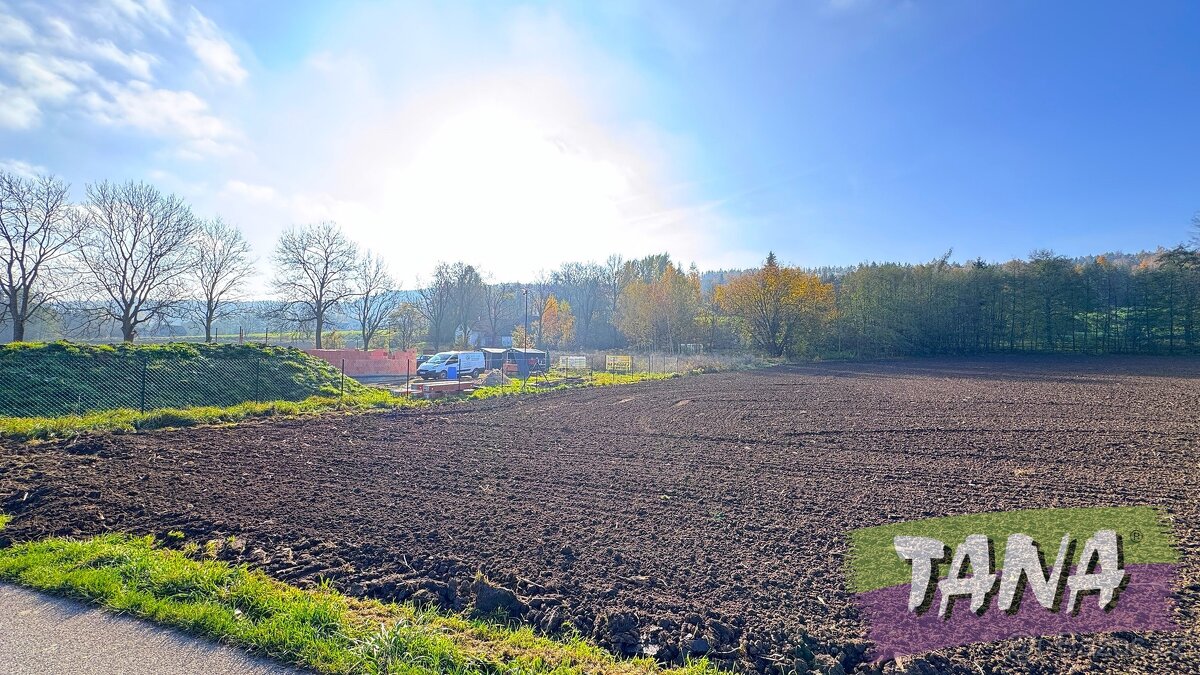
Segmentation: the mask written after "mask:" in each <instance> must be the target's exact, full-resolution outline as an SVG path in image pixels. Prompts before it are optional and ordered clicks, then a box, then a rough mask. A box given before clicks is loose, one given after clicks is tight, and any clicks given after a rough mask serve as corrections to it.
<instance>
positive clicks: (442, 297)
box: [417, 263, 454, 352]
mask: <svg viewBox="0 0 1200 675" xmlns="http://www.w3.org/2000/svg"><path fill="white" fill-rule="evenodd" d="M453 293H454V280H453V278H452V277H451V272H450V266H449V265H447V264H446V263H438V266H437V268H436V269H434V271H433V282H432V283H431V284H430V285H429V286H425V287H422V288H421V289H420V290H418V291H417V294H418V302H417V311H419V312H420V313H421V316H422V317H424V318H425V323H426V324H427V325H428V326H429V342H430V343H432V344H433V351H435V352H436V351H438V348H439V347H440V346H441V342H442V337H443V336H444V334H445V330H446V319H448V318H449V317H450V308H451V303H452V301H453Z"/></svg>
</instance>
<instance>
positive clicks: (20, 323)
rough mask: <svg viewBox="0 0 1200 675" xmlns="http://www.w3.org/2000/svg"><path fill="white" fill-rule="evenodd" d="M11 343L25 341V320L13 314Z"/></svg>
mask: <svg viewBox="0 0 1200 675" xmlns="http://www.w3.org/2000/svg"><path fill="white" fill-rule="evenodd" d="M10 313H11V312H10ZM12 341H13V342H24V341H25V319H22V318H20V317H18V316H17V315H15V314H13V316H12Z"/></svg>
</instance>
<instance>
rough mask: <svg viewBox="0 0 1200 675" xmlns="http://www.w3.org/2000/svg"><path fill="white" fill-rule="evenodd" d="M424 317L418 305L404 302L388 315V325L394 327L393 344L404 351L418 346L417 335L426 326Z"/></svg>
mask: <svg viewBox="0 0 1200 675" xmlns="http://www.w3.org/2000/svg"><path fill="white" fill-rule="evenodd" d="M423 323H424V317H423V316H421V312H420V310H418V309H417V305H416V304H414V303H411V302H402V303H400V305H399V306H398V307H396V309H395V310H394V311H393V312H392V314H391V315H390V316H389V317H388V327H389V328H391V329H392V340H393V344H395V345H396V346H397V347H399V348H400V349H401V350H403V351H408V350H409V349H412V348H413V347H414V346H416V343H417V336H418V335H420V334H421V330H422V329H423V328H424V326H423V325H422V324H423Z"/></svg>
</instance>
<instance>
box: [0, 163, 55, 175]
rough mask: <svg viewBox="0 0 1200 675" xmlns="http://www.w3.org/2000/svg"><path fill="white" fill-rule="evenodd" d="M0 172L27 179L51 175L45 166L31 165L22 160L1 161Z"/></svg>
mask: <svg viewBox="0 0 1200 675" xmlns="http://www.w3.org/2000/svg"><path fill="white" fill-rule="evenodd" d="M0 171H2V172H4V173H15V174H17V175H18V176H24V177H26V178H36V177H37V176H39V175H45V174H48V173H50V172H49V171H48V170H47V169H46V167H44V166H41V165H38V164H30V163H29V162H26V161H23V160H20V159H0Z"/></svg>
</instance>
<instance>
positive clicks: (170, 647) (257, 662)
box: [0, 584, 299, 675]
mask: <svg viewBox="0 0 1200 675" xmlns="http://www.w3.org/2000/svg"><path fill="white" fill-rule="evenodd" d="M298 672H299V671H296V670H291V669H288V668H286V667H283V666H280V665H278V664H275V663H273V662H271V661H268V660H266V659H262V658H258V657H256V656H253V655H251V654H249V653H247V652H244V651H242V650H240V649H236V648H233V647H227V646H224V645H220V644H217V643H215V642H212V641H210V640H206V639H203V638H197V637H193V636H190V635H186V634H184V633H180V632H178V631H174V630H170V629H167V628H162V627H159V626H155V625H153V624H151V623H147V622H144V621H140V620H138V619H134V618H132V617H128V616H121V615H117V614H113V613H111V612H106V611H104V610H102V609H99V608H96V607H93V606H89V605H84V604H81V603H78V602H74V601H72V600H65V599H62V598H56V597H53V596H48V595H42V594H40V593H36V592H34V591H29V590H26V589H24V588H18V587H16V586H11V585H8V584H0V673H4V674H5V675H48V674H54V673H72V674H76V673H78V674H80V675H88V674H92V673H95V674H100V673H103V674H104V675H110V674H118V673H119V674H122V675H142V674H145V675H161V674H163V673H212V674H214V675H267V674H276V673H288V674H292V673H298Z"/></svg>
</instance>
